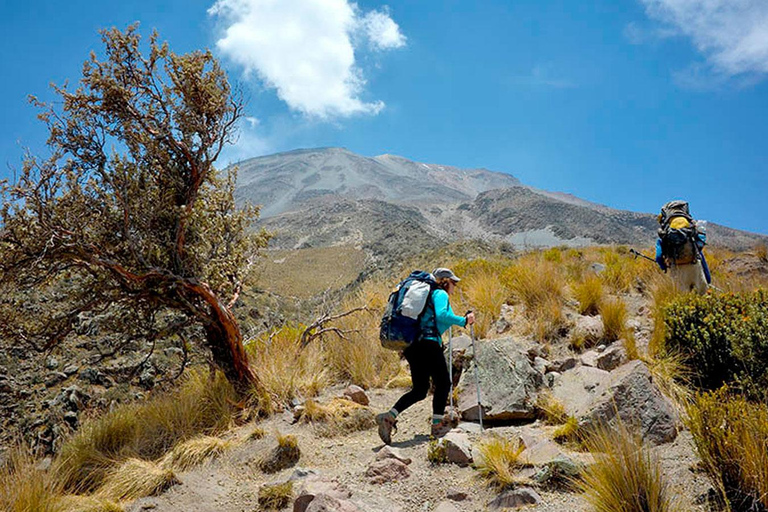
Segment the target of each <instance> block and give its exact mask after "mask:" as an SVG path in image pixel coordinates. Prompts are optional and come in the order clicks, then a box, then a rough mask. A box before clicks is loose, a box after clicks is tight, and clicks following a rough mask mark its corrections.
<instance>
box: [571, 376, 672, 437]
mask: <svg viewBox="0 0 768 512" xmlns="http://www.w3.org/2000/svg"><path fill="white" fill-rule="evenodd" d="M576 416H577V418H578V419H579V427H580V428H583V429H584V430H585V431H589V430H593V429H595V428H598V427H601V426H604V425H607V424H615V423H616V422H617V421H619V420H620V421H621V422H622V423H624V424H625V425H627V426H630V427H633V428H638V429H639V431H640V433H641V434H642V436H643V438H644V439H645V440H647V441H650V442H651V443H654V444H661V443H667V442H670V441H673V440H674V439H675V437H677V423H678V416H677V413H676V412H675V409H674V407H673V406H672V404H671V403H670V401H669V400H668V399H667V398H666V397H665V396H664V395H663V394H662V393H661V391H659V388H658V387H657V386H656V385H655V384H654V383H653V377H652V376H651V372H650V370H648V367H647V366H646V365H645V364H644V363H643V362H641V361H631V362H630V363H627V364H625V365H624V366H621V367H620V368H618V369H616V370H614V371H613V372H611V374H610V379H609V380H608V381H606V382H604V383H602V384H601V385H600V386H599V388H598V389H597V396H596V397H595V399H594V400H593V401H592V403H590V404H589V405H588V406H587V407H584V408H582V409H581V410H580V411H578V414H577V415H576Z"/></svg>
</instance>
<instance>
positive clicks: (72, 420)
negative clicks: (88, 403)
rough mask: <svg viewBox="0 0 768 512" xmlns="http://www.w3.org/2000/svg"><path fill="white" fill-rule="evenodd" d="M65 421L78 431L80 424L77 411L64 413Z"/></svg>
mask: <svg viewBox="0 0 768 512" xmlns="http://www.w3.org/2000/svg"><path fill="white" fill-rule="evenodd" d="M64 421H66V422H67V423H68V424H69V426H70V427H72V428H73V429H77V425H78V423H79V421H78V418H77V413H76V412H75V411H67V412H65V413H64Z"/></svg>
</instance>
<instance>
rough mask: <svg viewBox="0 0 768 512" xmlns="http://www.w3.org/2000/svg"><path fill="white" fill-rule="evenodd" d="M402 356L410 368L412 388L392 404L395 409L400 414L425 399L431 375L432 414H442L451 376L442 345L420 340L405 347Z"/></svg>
mask: <svg viewBox="0 0 768 512" xmlns="http://www.w3.org/2000/svg"><path fill="white" fill-rule="evenodd" d="M403 356H405V359H406V361H408V365H409V366H410V367H411V380H412V381H413V388H411V390H410V391H409V392H407V393H406V394H404V395H403V396H401V397H400V399H399V400H398V401H397V403H396V404H395V410H397V412H398V413H401V412H403V411H404V410H406V409H407V408H408V407H410V406H412V405H413V404H415V403H416V402H419V401H421V400H424V399H425V398H426V397H427V393H429V378H430V377H432V383H433V384H434V385H435V394H434V395H433V396H432V413H433V414H440V415H442V414H443V413H445V403H446V402H447V401H448V393H450V389H451V378H450V376H449V375H448V365H447V364H446V363H445V357H444V356H443V347H441V346H440V343H438V342H437V341H432V340H419V341H416V342H414V343H413V344H412V345H411V346H410V347H408V348H407V349H405V350H404V351H403Z"/></svg>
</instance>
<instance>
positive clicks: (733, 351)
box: [664, 290, 768, 400]
mask: <svg viewBox="0 0 768 512" xmlns="http://www.w3.org/2000/svg"><path fill="white" fill-rule="evenodd" d="M664 323H665V331H666V337H665V339H664V349H665V351H666V352H676V353H680V354H681V355H682V356H684V357H685V361H684V362H685V364H686V365H687V366H688V367H689V368H691V370H693V371H695V376H694V379H692V380H693V384H696V385H697V386H700V387H701V388H702V389H705V390H714V389H719V388H720V387H721V386H722V385H723V384H732V385H733V386H736V387H739V388H740V389H741V391H742V392H743V393H745V394H747V395H748V396H749V397H751V398H754V399H757V400H761V399H764V398H765V389H766V388H768V291H765V290H758V291H757V292H754V293H745V294H739V295H732V294H727V295H705V296H699V295H695V294H687V295H683V296H681V297H679V298H678V299H677V300H675V301H673V302H671V303H670V304H669V305H667V306H666V307H665V308H664Z"/></svg>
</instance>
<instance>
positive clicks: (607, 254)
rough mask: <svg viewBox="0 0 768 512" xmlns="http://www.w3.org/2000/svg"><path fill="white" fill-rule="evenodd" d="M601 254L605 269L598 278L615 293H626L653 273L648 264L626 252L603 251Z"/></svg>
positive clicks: (651, 267)
mask: <svg viewBox="0 0 768 512" xmlns="http://www.w3.org/2000/svg"><path fill="white" fill-rule="evenodd" d="M602 252H603V264H604V265H605V269H604V270H603V271H602V272H601V273H600V278H601V279H602V280H603V282H604V283H605V285H606V286H608V288H610V289H611V290H613V291H615V292H618V293H624V292H628V291H630V290H631V289H632V287H633V286H634V285H635V284H636V283H638V282H642V281H645V280H646V279H647V278H648V276H650V275H651V272H655V270H654V268H653V266H652V265H651V264H650V263H649V262H644V261H642V260H636V259H634V258H633V257H632V256H630V255H629V253H628V252H627V251H623V252H622V253H620V252H618V251H617V250H611V249H604V250H603V251H602Z"/></svg>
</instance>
